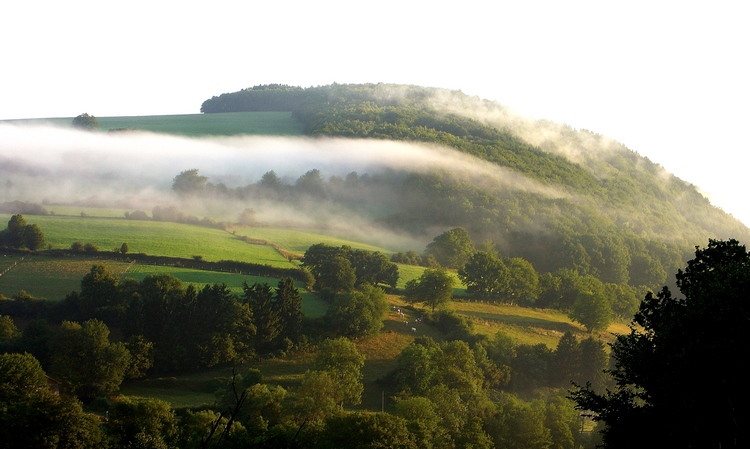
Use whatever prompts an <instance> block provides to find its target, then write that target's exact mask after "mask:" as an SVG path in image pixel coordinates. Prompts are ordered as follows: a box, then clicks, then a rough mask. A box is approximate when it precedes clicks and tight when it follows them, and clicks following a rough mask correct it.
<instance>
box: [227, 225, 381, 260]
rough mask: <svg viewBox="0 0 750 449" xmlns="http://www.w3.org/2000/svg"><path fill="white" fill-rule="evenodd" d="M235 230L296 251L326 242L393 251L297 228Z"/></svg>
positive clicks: (327, 243) (336, 245) (299, 252)
mask: <svg viewBox="0 0 750 449" xmlns="http://www.w3.org/2000/svg"><path fill="white" fill-rule="evenodd" d="M233 231H234V232H236V233H237V235H243V236H247V237H249V238H252V239H259V240H266V241H269V242H272V243H275V244H276V245H278V246H280V247H281V248H283V249H285V250H287V251H289V252H292V253H295V254H300V255H301V254H304V253H305V251H307V248H309V247H310V246H312V245H315V244H318V243H325V244H326V245H330V246H335V247H340V246H343V245H347V246H351V247H352V248H357V249H364V250H367V251H379V252H381V253H383V254H388V255H389V254H391V253H392V252H393V251H390V250H387V249H385V248H381V247H378V246H374V245H369V244H366V243H362V242H355V241H353V240H347V239H342V238H338V237H332V236H330V235H326V234H323V233H315V232H306V231H299V230H296V229H284V228H266V227H256V226H243V227H235V228H233Z"/></svg>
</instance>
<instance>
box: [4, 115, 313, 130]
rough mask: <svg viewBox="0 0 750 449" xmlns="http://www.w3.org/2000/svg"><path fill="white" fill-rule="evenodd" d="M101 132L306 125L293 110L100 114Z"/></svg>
mask: <svg viewBox="0 0 750 449" xmlns="http://www.w3.org/2000/svg"><path fill="white" fill-rule="evenodd" d="M97 120H98V121H99V127H100V130H101V131H108V130H111V129H123V128H129V129H137V130H142V131H150V132H155V133H166V134H176V135H182V136H233V135H239V134H254V135H274V136H301V135H302V134H303V130H304V129H303V128H304V126H303V124H302V123H300V122H298V121H296V120H294V119H293V118H292V113H291V112H226V113H219V114H184V115H156V116H132V117H97ZM5 122H6V123H23V124H27V123H31V124H35V123H40V124H41V123H51V124H53V125H56V126H67V127H70V126H72V123H73V117H69V118H68V117H65V118H49V119H30V120H7V121H5Z"/></svg>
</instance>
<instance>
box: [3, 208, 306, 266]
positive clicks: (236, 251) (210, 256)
mask: <svg viewBox="0 0 750 449" xmlns="http://www.w3.org/2000/svg"><path fill="white" fill-rule="evenodd" d="M25 218H26V221H27V222H28V223H35V224H37V225H38V226H39V227H40V228H41V229H42V232H44V235H45V238H46V242H47V243H48V244H49V245H52V247H53V248H70V245H71V244H72V243H73V242H75V241H79V242H82V243H84V244H85V243H93V244H94V245H96V246H97V247H99V249H101V250H106V251H111V250H113V249H114V248H119V247H120V246H121V245H122V244H123V243H127V244H128V246H129V248H130V252H131V253H145V254H149V255H158V256H170V257H183V258H188V259H189V258H192V257H193V256H201V257H202V258H203V260H206V261H210V262H215V261H219V260H237V261H241V262H252V263H257V264H262V265H270V266H273V267H282V268H285V267H291V266H292V264H291V263H290V262H289V261H288V260H287V259H286V258H285V257H284V256H282V255H281V254H279V253H278V252H277V251H276V250H275V249H274V248H273V247H271V246H269V245H251V244H249V243H246V242H243V241H242V240H240V239H239V238H238V237H237V236H234V235H232V234H230V233H228V232H226V231H222V230H219V229H211V228H204V227H199V226H191V225H186V224H179V223H165V222H156V221H139V220H126V219H124V218H122V219H116V218H98V217H67V216H51V215H44V216H42V215H36V216H27V217H25ZM9 219H10V215H7V214H5V215H0V222H7V221H8V220H9Z"/></svg>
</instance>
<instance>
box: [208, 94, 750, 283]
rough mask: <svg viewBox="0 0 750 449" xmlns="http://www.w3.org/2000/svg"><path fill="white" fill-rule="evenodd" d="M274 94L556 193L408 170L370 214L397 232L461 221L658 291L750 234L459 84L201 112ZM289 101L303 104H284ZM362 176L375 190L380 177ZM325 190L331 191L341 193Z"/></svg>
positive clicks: (539, 253) (611, 147)
mask: <svg viewBox="0 0 750 449" xmlns="http://www.w3.org/2000/svg"><path fill="white" fill-rule="evenodd" d="M274 94H276V95H278V99H279V101H278V103H276V104H277V105H279V106H281V105H282V104H283V107H284V108H286V109H283V110H289V111H292V113H293V115H294V117H296V118H297V119H298V120H300V121H302V122H303V123H304V124H305V130H306V133H307V134H309V135H312V136H323V135H326V136H339V137H358V138H369V139H388V140H406V141H413V142H434V143H439V144H441V145H447V146H449V147H451V148H454V149H456V150H458V151H461V152H464V153H467V154H471V155H473V156H476V157H478V158H480V159H484V160H487V161H489V162H492V163H493V164H497V165H499V166H502V167H507V168H509V169H511V170H512V171H514V172H517V173H520V174H523V175H524V176H525V177H528V178H531V179H534V180H536V181H538V182H540V183H541V184H542V185H544V186H548V187H550V188H554V189H555V190H557V191H558V193H557V194H553V195H545V194H540V193H534V192H532V191H526V190H524V189H523V188H513V187H510V188H508V187H504V188H500V187H499V186H494V187H491V188H488V187H487V186H486V185H482V184H479V183H472V182H469V181H467V179H465V178H464V177H462V175H460V174H459V173H458V172H454V173H419V174H417V173H407V174H406V176H407V177H406V179H403V178H402V179H403V181H402V182H400V183H397V184H396V185H400V186H401V188H400V189H393V190H396V191H395V192H393V193H394V194H393V195H388V196H387V197H386V198H391V199H394V198H395V199H397V200H398V204H397V205H396V207H392V206H393V204H389V206H391V207H389V208H388V209H389V210H388V211H387V212H384V211H381V213H380V214H379V215H378V216H371V218H372V219H373V220H375V221H376V222H378V223H382V224H384V225H386V226H389V227H395V228H398V229H403V230H406V231H409V232H415V233H424V230H425V228H426V227H428V226H436V225H437V226H441V227H443V228H444V229H451V228H456V227H462V228H464V229H466V230H467V231H468V232H469V234H470V235H471V236H472V239H473V240H474V241H477V242H483V241H486V240H491V241H494V242H495V243H496V245H497V248H498V249H499V250H500V251H501V252H502V253H503V254H505V255H508V256H511V257H522V258H524V259H526V260H528V261H530V262H531V263H532V264H533V265H534V267H536V269H537V270H539V271H540V272H554V271H556V270H558V269H560V268H571V269H575V270H577V271H579V273H581V274H592V275H594V276H596V277H598V278H600V279H601V280H602V281H604V282H611V283H629V284H630V285H634V286H637V285H646V286H649V287H651V288H655V289H656V288H659V286H661V285H663V284H664V283H665V282H670V283H671V282H672V281H671V279H668V274H669V276H671V274H673V273H675V272H676V270H677V269H678V268H679V267H680V266H681V264H682V263H684V261H685V260H687V259H688V258H689V255H690V252H691V251H692V248H693V247H694V246H695V245H696V244H699V243H700V242H704V241H706V239H707V238H716V237H719V238H729V237H733V236H734V237H739V236H741V238H742V239H748V238H750V234H749V233H748V230H747V228H745V227H744V226H742V224H741V223H739V222H738V221H736V220H733V219H732V218H731V217H728V216H727V215H726V214H724V213H723V212H722V211H720V210H719V209H717V208H715V207H713V206H711V205H710V203H709V202H708V200H707V199H706V198H704V197H703V196H702V195H701V194H700V193H699V192H698V191H697V190H696V189H695V187H694V186H691V185H690V184H688V183H685V182H683V181H681V180H679V179H677V178H675V177H674V176H668V177H667V176H664V171H663V169H662V168H661V167H659V166H658V165H656V164H654V163H652V162H651V161H649V160H648V159H645V158H642V157H641V156H639V155H638V154H637V153H635V152H633V151H631V150H629V149H627V148H625V147H624V146H623V145H621V144H619V143H617V142H613V141H611V140H608V139H606V138H604V137H603V136H600V135H597V134H594V133H591V132H589V131H586V130H580V131H578V130H574V129H572V128H569V127H565V126H560V125H554V124H552V123H549V122H544V121H537V122H534V121H530V120H526V119H521V118H519V117H516V116H514V115H513V114H511V113H510V112H509V111H508V110H506V109H505V108H503V107H502V106H501V105H499V104H497V103H492V102H487V101H482V100H480V99H478V98H472V97H469V96H467V95H464V94H463V93H461V92H457V91H447V90H443V89H430V88H422V87H418V86H403V85H390V84H363V85H342V84H333V85H329V86H320V87H310V88H306V89H302V88H294V87H290V86H280V85H268V86H255V87H253V88H252V89H246V90H243V91H240V92H236V93H227V94H223V95H221V96H220V97H214V98H212V99H210V100H207V101H206V102H204V104H203V109H202V110H203V111H204V112H212V111H219V110H229V109H225V108H226V107H229V106H228V105H230V104H231V105H233V106H232V107H233V109H231V110H264V108H265V107H270V106H268V105H269V104H270V103H273V101H272V100H271V98H272V97H273V95H274ZM292 96H293V97H294V98H295V99H296V100H294V101H288V99H289V98H291V97H292ZM256 97H257V98H258V100H257V101H256V100H254V98H256ZM261 97H262V98H263V100H260V98H261ZM221 105H226V106H221ZM535 133H536V134H535ZM370 176H373V174H370ZM347 180H348V177H347V179H345V180H344V181H345V182H346V181H347ZM364 182H365V183H367V184H370V185H369V186H368V187H369V188H374V187H375V186H373V185H372V178H371V179H365V180H364ZM394 182H397V181H396V180H395V179H392V180H391V181H390V182H389V183H390V184H394ZM349 187H352V188H353V187H354V186H353V185H351V184H350V185H349ZM356 191H357V190H356V189H349V190H348V193H352V192H356ZM373 191H375V192H380V191H381V190H379V189H375V190H373ZM328 193H329V195H326V198H328V199H333V198H337V196H336V195H335V194H333V195H331V194H330V192H328ZM377 198H378V196H377V195H370V196H369V197H368V199H369V200H370V201H373V200H375V199H377ZM337 199H341V197H338V198H337ZM352 203H355V204H357V203H358V202H357V201H353V202H351V203H349V204H350V205H352ZM358 204H362V203H361V202H359V203H358ZM353 207H356V206H353ZM371 209H372V208H371ZM381 209H382V208H381ZM416 211H419V212H418V213H417V212H416Z"/></svg>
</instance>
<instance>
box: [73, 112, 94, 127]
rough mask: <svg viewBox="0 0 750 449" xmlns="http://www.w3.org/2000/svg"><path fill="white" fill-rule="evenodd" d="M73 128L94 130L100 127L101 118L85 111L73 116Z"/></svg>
mask: <svg viewBox="0 0 750 449" xmlns="http://www.w3.org/2000/svg"><path fill="white" fill-rule="evenodd" d="M73 128H77V129H83V130H86V131H93V130H95V129H99V120H97V118H96V117H94V116H93V115H89V114H88V113H86V112H84V113H83V114H80V115H78V116H76V117H74V118H73Z"/></svg>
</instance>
